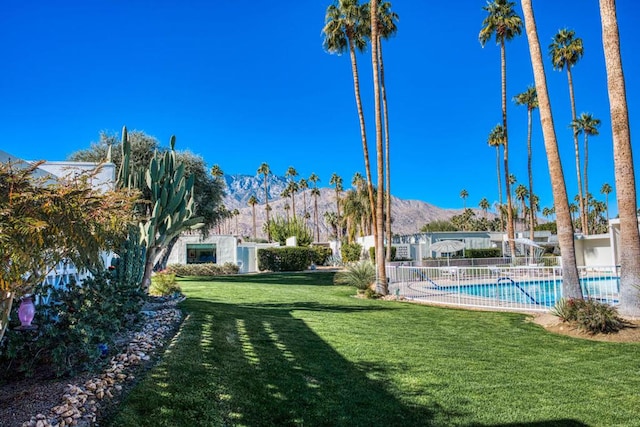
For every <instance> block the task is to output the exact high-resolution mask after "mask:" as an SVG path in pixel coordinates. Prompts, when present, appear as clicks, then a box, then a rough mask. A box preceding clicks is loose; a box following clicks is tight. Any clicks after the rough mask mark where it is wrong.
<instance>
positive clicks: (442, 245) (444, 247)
mask: <svg viewBox="0 0 640 427" xmlns="http://www.w3.org/2000/svg"><path fill="white" fill-rule="evenodd" d="M464 246H465V245H464V242H461V241H459V240H440V241H437V242H435V243H432V244H431V246H430V247H429V250H430V251H434V252H439V253H442V252H446V253H447V265H449V254H450V253H451V252H458V251H459V250H462V249H464Z"/></svg>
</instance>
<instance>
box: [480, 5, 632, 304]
mask: <svg viewBox="0 0 640 427" xmlns="http://www.w3.org/2000/svg"><path fill="white" fill-rule="evenodd" d="M498 2H499V0H496V3H498ZM500 3H502V4H503V5H505V7H508V6H509V5H510V7H513V5H514V4H513V3H507V2H506V1H501V2H500ZM599 3H600V18H601V22H602V40H603V45H604V52H605V65H606V69H607V83H608V93H609V102H610V116H611V124H612V133H613V152H614V172H615V177H616V188H617V189H618V208H619V214H620V236H621V239H620V248H621V251H620V264H621V277H620V312H621V313H622V314H625V315H630V316H638V315H640V233H639V231H638V220H637V212H636V208H637V205H636V188H635V174H634V172H633V169H634V167H633V160H632V153H631V138H630V133H629V117H628V109H627V103H626V91H625V86H624V75H623V72H622V61H621V55H620V37H619V32H618V23H617V17H616V10H615V0H600V2H599ZM522 9H523V12H524V21H525V26H526V33H527V40H528V43H529V53H530V56H531V62H532V66H533V75H534V80H535V86H536V91H537V95H538V104H539V109H540V122H541V125H542V132H543V135H544V143H545V150H546V152H547V161H548V166H549V173H550V175H551V183H552V190H553V197H554V210H555V214H556V223H557V228H558V240H559V243H560V249H561V253H562V261H563V288H564V289H563V292H564V296H565V297H567V298H582V291H581V288H580V284H579V281H578V274H577V268H576V259H575V247H574V227H573V223H572V218H571V209H570V205H569V200H568V197H567V194H566V187H565V183H564V174H563V171H562V166H561V163H560V156H559V150H558V143H557V140H556V135H555V126H554V123H553V116H552V114H551V104H550V101H549V94H548V91H547V84H546V75H545V69H544V62H543V60H542V51H541V48H540V41H539V38H538V32H537V27H536V22H535V17H534V13H533V7H532V4H531V0H522ZM481 34H482V33H481ZM549 53H550V55H551V59H552V66H553V68H555V69H558V70H563V69H566V70H567V78H568V83H569V95H570V102H571V113H572V122H571V124H570V126H571V128H572V129H573V142H574V150H575V154H576V173H577V178H578V196H577V202H578V206H577V211H578V212H576V213H577V214H579V218H580V220H579V223H580V227H581V229H582V231H583V233H589V231H590V227H597V224H590V221H589V208H590V207H592V208H593V210H594V211H595V212H597V213H599V214H601V213H602V212H603V211H605V210H606V211H607V217H608V216H609V214H608V206H607V205H608V195H609V193H610V192H611V186H610V185H608V184H606V185H603V187H602V189H601V193H602V194H604V195H605V196H606V197H607V203H606V204H604V206H603V205H602V204H598V203H590V198H591V196H590V194H589V192H588V179H587V169H586V165H587V164H588V137H589V135H597V128H598V126H599V124H600V121H599V120H598V119H595V118H594V117H593V116H591V115H590V114H582V115H581V116H580V117H579V118H578V117H577V114H576V108H575V97H574V91H573V79H572V74H571V72H572V68H573V66H575V64H576V63H577V62H578V60H579V59H580V58H581V57H582V56H583V54H584V47H583V43H582V40H581V39H579V38H576V37H575V33H574V32H573V31H570V30H567V29H563V30H560V31H559V32H558V33H557V34H556V35H555V37H554V38H553V42H552V43H551V45H550V46H549ZM580 133H583V134H584V136H585V140H584V156H585V157H584V158H585V169H584V171H581V168H580V160H581V158H580V150H579V148H580V147H579V142H578V136H579V134H580ZM582 174H584V180H585V189H584V191H583V187H582V178H583V176H582ZM546 213H550V210H547V211H546ZM598 216H600V215H598Z"/></svg>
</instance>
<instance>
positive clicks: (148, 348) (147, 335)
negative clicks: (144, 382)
mask: <svg viewBox="0 0 640 427" xmlns="http://www.w3.org/2000/svg"><path fill="white" fill-rule="evenodd" d="M182 300H184V298H180V299H173V300H170V301H166V302H162V303H160V304H147V305H145V307H144V310H143V311H142V314H143V315H144V316H146V319H145V320H144V324H143V327H142V328H141V330H139V331H135V332H131V333H129V334H128V340H127V341H128V345H127V347H126V349H125V350H124V351H123V352H121V353H119V354H117V355H115V356H113V357H111V359H110V360H109V363H108V366H107V367H106V368H105V369H104V370H103V372H102V373H101V374H100V375H98V376H95V377H93V378H90V379H88V380H87V381H85V382H84V384H69V385H68V386H67V389H66V392H65V394H64V395H63V396H62V401H61V402H60V404H59V405H56V406H54V407H52V408H51V410H50V411H49V413H48V414H37V415H35V416H33V417H31V419H30V420H29V421H26V422H24V423H23V424H22V426H23V427H63V426H91V425H94V424H95V423H96V422H97V418H98V413H99V410H100V408H101V407H102V405H101V402H103V403H106V402H107V401H108V400H109V399H113V398H114V397H115V396H118V395H120V394H121V392H122V389H123V384H125V383H127V382H130V381H133V380H135V376H134V374H133V373H134V371H135V370H136V369H137V368H139V367H140V366H141V365H142V364H144V363H145V362H147V361H149V360H150V359H151V355H152V354H153V352H154V351H156V350H157V349H159V348H162V347H164V345H165V344H166V343H167V341H168V340H169V339H171V338H172V337H173V336H174V333H175V329H176V326H177V325H178V324H180V322H181V321H182V312H181V311H180V310H179V309H177V308H175V305H176V304H177V303H179V302H181V301H182Z"/></svg>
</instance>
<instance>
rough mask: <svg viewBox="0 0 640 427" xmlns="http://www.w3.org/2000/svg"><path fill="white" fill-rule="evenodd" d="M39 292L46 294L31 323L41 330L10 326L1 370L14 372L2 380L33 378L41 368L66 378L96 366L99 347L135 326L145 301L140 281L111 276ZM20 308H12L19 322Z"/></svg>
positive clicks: (38, 290) (0, 359)
mask: <svg viewBox="0 0 640 427" xmlns="http://www.w3.org/2000/svg"><path fill="white" fill-rule="evenodd" d="M35 294H36V295H41V296H44V295H48V298H47V302H41V303H40V304H38V306H37V309H36V314H35V318H34V321H33V323H34V324H35V325H38V329H37V330H34V331H29V332H19V331H15V330H13V329H12V328H13V327H14V326H17V323H16V324H11V325H10V328H9V329H8V330H7V333H6V336H5V339H4V340H3V345H2V347H0V366H10V367H11V369H10V372H9V370H7V371H4V370H2V371H0V376H5V375H19V374H22V375H27V376H29V375H31V374H32V373H33V372H35V371H36V370H40V369H51V370H52V371H53V372H52V374H54V375H56V376H65V375H72V374H74V373H76V372H78V371H81V370H87V369H91V368H92V367H95V366H97V365H98V364H97V362H98V360H99V358H100V355H101V352H100V350H99V349H98V345H99V344H107V345H108V346H109V345H111V344H113V342H114V339H115V336H116V334H117V333H118V332H121V331H123V330H126V329H129V328H131V327H132V326H133V325H134V324H135V322H136V321H137V320H138V318H139V317H138V316H139V312H140V308H141V307H142V304H143V302H144V294H143V293H142V292H141V291H140V290H139V287H138V283H128V284H126V283H121V282H119V281H115V280H113V279H112V275H111V273H110V272H98V273H95V275H94V277H93V278H87V279H85V280H84V281H83V282H82V284H81V285H80V284H76V283H70V284H69V285H68V286H67V288H66V289H60V288H53V287H52V286H50V285H41V286H38V287H37V288H36V291H35ZM18 306H19V304H14V308H13V312H12V319H17V310H18ZM14 322H15V321H14Z"/></svg>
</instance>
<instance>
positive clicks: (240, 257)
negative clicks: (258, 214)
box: [167, 231, 278, 273]
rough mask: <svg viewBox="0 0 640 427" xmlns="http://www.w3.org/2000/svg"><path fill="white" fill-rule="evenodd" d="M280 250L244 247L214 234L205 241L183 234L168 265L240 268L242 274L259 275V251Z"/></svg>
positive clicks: (194, 233) (199, 236)
mask: <svg viewBox="0 0 640 427" xmlns="http://www.w3.org/2000/svg"><path fill="white" fill-rule="evenodd" d="M274 246H278V244H277V243H254V242H246V243H243V242H242V241H241V240H240V239H239V238H238V237H236V236H232V235H221V234H210V235H208V236H206V237H203V236H202V234H201V233H200V232H199V231H191V232H186V233H183V234H182V235H181V236H180V238H179V239H178V241H177V242H176V244H175V245H174V246H173V249H172V250H171V253H170V254H169V258H168V260H167V264H202V263H214V264H219V265H224V264H226V263H232V264H236V265H238V266H239V267H240V273H253V272H256V271H258V249H260V248H268V247H274Z"/></svg>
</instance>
